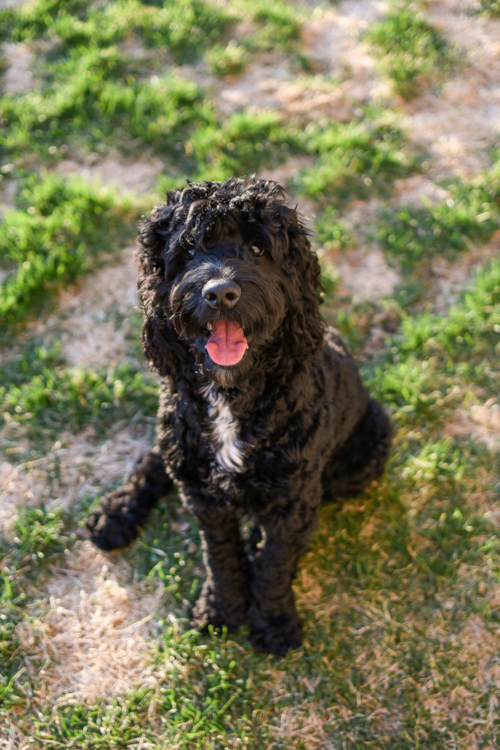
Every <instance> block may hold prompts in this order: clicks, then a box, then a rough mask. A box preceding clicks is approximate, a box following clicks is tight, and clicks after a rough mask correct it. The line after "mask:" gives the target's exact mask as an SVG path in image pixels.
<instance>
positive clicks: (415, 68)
mask: <svg viewBox="0 0 500 750" xmlns="http://www.w3.org/2000/svg"><path fill="white" fill-rule="evenodd" d="M365 38H366V39H367V40H368V41H369V42H371V43H372V45H374V47H375V49H376V50H378V54H379V57H380V58H381V60H380V65H381V68H382V70H383V71H384V72H385V73H386V74H387V75H388V77H389V78H390V79H391V80H392V81H393V84H394V89H395V91H396V92H397V93H398V94H400V95H401V96H402V97H404V98H405V99H413V98H414V97H415V96H418V94H419V93H420V92H421V90H422V88H423V87H424V86H429V85H432V84H436V83H437V82H438V81H439V80H440V79H441V77H442V75H443V72H444V71H445V70H447V69H449V68H450V67H451V64H452V62H453V56H452V54H451V52H450V50H449V48H448V47H447V45H446V42H445V41H444V39H443V37H442V36H441V35H440V33H439V32H438V30H437V29H434V28H433V27H432V26H430V25H429V24H428V23H427V22H426V21H425V19H424V16H423V13H422V12H418V11H417V10H415V9H414V8H412V7H401V8H399V9H397V10H393V11H390V12H389V13H388V14H387V15H386V16H385V17H384V19H383V20H382V21H380V22H379V23H377V24H374V25H373V26H371V28H370V29H369V30H368V31H367V33H366V35H365Z"/></svg>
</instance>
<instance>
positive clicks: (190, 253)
mask: <svg viewBox="0 0 500 750" xmlns="http://www.w3.org/2000/svg"><path fill="white" fill-rule="evenodd" d="M195 252H196V248H195V247H188V249H187V250H185V251H184V255H185V256H186V258H194V254H195Z"/></svg>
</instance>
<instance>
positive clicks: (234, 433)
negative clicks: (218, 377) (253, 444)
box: [205, 386, 247, 472]
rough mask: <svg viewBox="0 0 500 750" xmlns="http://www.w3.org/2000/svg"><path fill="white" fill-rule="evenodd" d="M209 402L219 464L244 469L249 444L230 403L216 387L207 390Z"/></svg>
mask: <svg viewBox="0 0 500 750" xmlns="http://www.w3.org/2000/svg"><path fill="white" fill-rule="evenodd" d="M205 397H206V399H207V402H208V419H209V431H210V438H211V443H212V447H213V449H214V452H215V458H216V460H217V463H218V464H219V466H220V467H221V468H223V469H227V470H229V471H233V472H234V471H242V470H243V467H244V463H245V451H246V448H247V446H245V443H244V442H243V441H242V440H241V437H240V424H239V422H238V420H237V418H236V417H235V416H234V414H233V413H232V411H231V406H230V404H229V403H228V402H227V401H226V400H225V399H224V397H223V396H222V394H220V393H216V391H215V388H214V387H212V386H211V387H210V388H208V389H207V390H206V392H205Z"/></svg>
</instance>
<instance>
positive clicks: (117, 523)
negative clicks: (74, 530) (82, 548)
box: [86, 448, 172, 552]
mask: <svg viewBox="0 0 500 750" xmlns="http://www.w3.org/2000/svg"><path fill="white" fill-rule="evenodd" d="M171 487H172V480H171V479H170V477H169V476H168V475H167V474H166V473H165V466H164V465H163V460H162V457H161V453H160V451H159V449H158V448H153V449H152V450H150V451H149V452H148V453H145V454H144V455H143V456H142V457H141V458H140V459H139V461H138V462H137V464H136V466H135V469H134V471H133V473H132V475H131V476H130V478H129V480H128V482H127V483H126V484H124V485H123V486H122V487H119V488H118V489H117V490H113V492H109V493H108V494H107V495H105V497H103V499H102V500H101V502H100V503H99V506H98V507H97V508H96V509H95V510H94V511H93V512H92V513H91V514H90V517H89V519H88V521H87V524H86V525H87V528H88V530H89V531H90V536H91V539H92V541H93V542H94V544H95V545H97V547H100V548H101V549H102V550H105V551H106V552H109V551H111V550H113V549H119V548H120V547H126V546H127V545H128V544H130V542H132V541H133V540H134V539H135V538H136V537H137V536H138V534H139V531H140V529H141V526H143V525H144V523H145V521H146V519H147V517H148V516H149V514H150V512H151V510H152V509H153V508H154V506H155V505H156V503H157V501H158V500H159V499H160V498H161V497H163V496H164V495H166V494H167V493H168V492H169V490H170V489H171Z"/></svg>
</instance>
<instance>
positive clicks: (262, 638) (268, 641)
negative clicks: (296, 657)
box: [250, 617, 302, 656]
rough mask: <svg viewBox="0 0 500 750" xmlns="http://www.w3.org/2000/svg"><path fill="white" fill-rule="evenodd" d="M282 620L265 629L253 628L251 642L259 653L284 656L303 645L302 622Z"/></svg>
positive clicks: (284, 618) (286, 618)
mask: <svg viewBox="0 0 500 750" xmlns="http://www.w3.org/2000/svg"><path fill="white" fill-rule="evenodd" d="M276 619H278V618H276ZM280 619H282V622H275V623H274V624H270V625H268V626H267V627H264V628H262V627H260V628H252V631H251V634H250V642H251V644H252V646H253V647H254V648H255V649H256V650H257V651H263V652H264V653H268V654H276V656H284V655H285V654H286V653H287V651H290V650H291V649H294V648H299V646H301V645H302V629H301V627H300V622H299V621H298V620H295V619H293V620H291V619H289V618H288V617H283V618H280Z"/></svg>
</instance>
